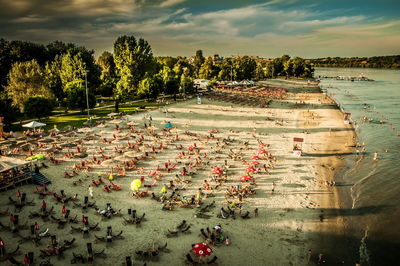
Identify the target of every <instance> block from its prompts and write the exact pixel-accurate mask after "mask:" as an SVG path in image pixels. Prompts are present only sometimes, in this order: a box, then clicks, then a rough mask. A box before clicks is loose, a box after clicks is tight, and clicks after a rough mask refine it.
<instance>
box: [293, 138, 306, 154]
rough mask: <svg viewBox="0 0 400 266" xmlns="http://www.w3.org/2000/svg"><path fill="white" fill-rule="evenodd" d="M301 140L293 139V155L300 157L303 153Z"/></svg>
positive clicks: (302, 140)
mask: <svg viewBox="0 0 400 266" xmlns="http://www.w3.org/2000/svg"><path fill="white" fill-rule="evenodd" d="M303 142H304V139H303V138H293V155H295V156H298V157H300V156H301V155H302V152H303V150H302V149H303Z"/></svg>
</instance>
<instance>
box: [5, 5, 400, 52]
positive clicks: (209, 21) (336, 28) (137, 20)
mask: <svg viewBox="0 0 400 266" xmlns="http://www.w3.org/2000/svg"><path fill="white" fill-rule="evenodd" d="M367 1H368V0H367ZM203 2H204V7H203V6H202V5H199V4H198V5H196V6H194V5H192V1H185V0H103V1H97V0H60V1H45V0H36V1H29V0H15V1H5V0H0V5H2V7H3V8H2V9H1V10H0V33H1V34H0V36H2V37H5V38H7V39H23V40H32V41H37V42H42V43H46V42H49V41H52V40H55V39H59V40H62V41H66V42H77V43H78V44H80V45H87V46H88V47H89V48H92V49H95V50H96V51H97V53H101V52H102V51H103V50H110V51H111V50H112V46H113V42H114V41H115V39H116V38H117V37H118V36H120V35H125V34H128V35H129V34H133V35H135V36H136V37H142V38H145V39H146V40H148V41H149V42H150V44H151V45H152V48H153V51H154V53H155V54H160V55H174V56H177V55H184V56H188V55H192V54H194V52H195V51H196V50H197V49H203V50H204V52H205V53H206V54H212V53H218V54H221V55H223V56H230V55H233V54H249V55H260V56H266V57H273V56H279V55H282V54H292V55H299V56H304V57H319V56H345V55H346V56H353V55H354V56H371V55H379V54H399V53H400V48H398V47H396V45H395V44H396V43H399V37H397V36H400V27H399V26H400V23H399V21H400V18H399V17H398V16H397V17H391V18H387V17H385V15H384V14H379V16H377V15H375V14H371V13H366V12H364V13H363V12H359V13H357V12H354V10H353V9H352V8H351V7H349V6H348V5H342V7H340V6H338V5H339V4H340V3H341V1H340V0H338V2H337V1H335V3H336V2H337V3H338V4H337V5H335V8H336V9H324V8H323V6H322V5H321V6H318V5H317V3H313V5H305V4H304V5H302V3H304V1H296V0H292V1H280V0H273V1H267V2H261V1H256V0H254V1H251V2H253V4H245V2H243V1H234V0H232V1H226V4H224V5H222V4H221V5H219V7H218V8H215V9H213V8H212V6H213V5H212V1H208V0H204V1H203ZM222 2H225V1H222ZM257 2H258V3H257ZM259 2H261V3H259ZM327 2H329V1H324V3H327ZM332 3H333V2H332ZM346 3H347V2H346ZM336 6H337V7H336ZM205 7H207V8H205ZM388 12H389V11H388ZM357 46H362V47H357Z"/></svg>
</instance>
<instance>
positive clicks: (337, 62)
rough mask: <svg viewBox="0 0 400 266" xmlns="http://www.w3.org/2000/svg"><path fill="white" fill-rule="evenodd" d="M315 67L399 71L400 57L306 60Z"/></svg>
mask: <svg viewBox="0 0 400 266" xmlns="http://www.w3.org/2000/svg"><path fill="white" fill-rule="evenodd" d="M307 61H308V62H310V63H311V64H312V65H314V66H315V67H348V68H351V67H359V68H387V69H400V55H393V56H374V57H350V58H342V57H332V58H331V57H327V58H317V59H308V60H307Z"/></svg>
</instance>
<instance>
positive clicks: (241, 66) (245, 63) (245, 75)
mask: <svg viewBox="0 0 400 266" xmlns="http://www.w3.org/2000/svg"><path fill="white" fill-rule="evenodd" d="M232 66H233V79H234V80H244V79H251V78H252V77H253V76H254V71H255V69H256V61H255V60H254V59H253V58H250V57H248V56H244V57H240V58H239V57H236V58H232Z"/></svg>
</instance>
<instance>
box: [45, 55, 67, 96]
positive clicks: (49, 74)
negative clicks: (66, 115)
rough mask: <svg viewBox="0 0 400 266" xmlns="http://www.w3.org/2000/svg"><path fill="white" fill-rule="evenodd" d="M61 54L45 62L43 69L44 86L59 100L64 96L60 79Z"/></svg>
mask: <svg viewBox="0 0 400 266" xmlns="http://www.w3.org/2000/svg"><path fill="white" fill-rule="evenodd" d="M61 58H62V57H61V56H59V55H57V56H56V57H55V58H54V60H53V61H52V62H47V63H46V67H45V69H44V79H45V83H46V86H47V87H48V88H49V89H50V90H51V91H52V92H53V94H54V96H55V97H56V98H57V99H58V100H61V99H63V98H64V97H65V93H64V91H63V84H62V80H61V76H60V73H61V69H62V64H61Z"/></svg>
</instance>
